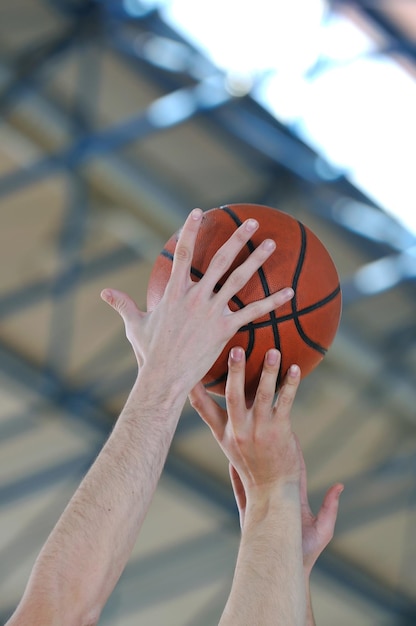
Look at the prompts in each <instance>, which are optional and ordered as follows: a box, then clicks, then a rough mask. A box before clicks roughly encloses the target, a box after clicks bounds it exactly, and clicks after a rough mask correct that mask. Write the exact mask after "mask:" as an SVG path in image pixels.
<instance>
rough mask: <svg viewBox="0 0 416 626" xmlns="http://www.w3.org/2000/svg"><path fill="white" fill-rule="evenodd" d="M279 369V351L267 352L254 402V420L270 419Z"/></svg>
mask: <svg viewBox="0 0 416 626" xmlns="http://www.w3.org/2000/svg"><path fill="white" fill-rule="evenodd" d="M279 367H280V352H279V350H275V349H274V348H273V349H272V350H268V351H267V352H266V354H265V357H264V363H263V369H262V372H261V376H260V381H259V384H258V387H257V391H256V397H255V400H254V412H255V414H256V419H263V418H264V419H270V415H271V408H272V404H273V400H274V396H275V394H276V383H277V376H278V374H279Z"/></svg>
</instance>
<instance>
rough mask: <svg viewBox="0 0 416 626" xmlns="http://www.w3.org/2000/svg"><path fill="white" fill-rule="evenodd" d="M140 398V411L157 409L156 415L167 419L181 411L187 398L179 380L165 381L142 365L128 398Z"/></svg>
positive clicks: (170, 379)
mask: <svg viewBox="0 0 416 626" xmlns="http://www.w3.org/2000/svg"><path fill="white" fill-rule="evenodd" d="M137 396H139V397H140V407H141V411H144V410H146V407H148V408H149V409H152V410H153V409H154V408H157V411H158V413H159V414H160V415H161V416H163V415H166V416H167V417H168V416H170V415H172V414H174V413H175V412H177V411H179V412H181V411H182V408H183V406H184V404H185V402H186V399H187V396H188V389H187V387H186V385H185V384H184V381H182V380H181V379H179V378H175V377H174V376H172V377H171V378H168V379H166V378H165V377H164V376H163V378H162V377H161V374H160V372H159V371H157V370H155V369H154V368H152V367H151V366H149V365H143V366H142V367H141V368H140V369H139V372H138V375H137V378H136V380H135V383H134V385H133V388H132V390H131V393H130V396H129V399H130V398H132V397H133V398H134V399H135V398H137Z"/></svg>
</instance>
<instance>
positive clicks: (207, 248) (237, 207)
mask: <svg viewBox="0 0 416 626" xmlns="http://www.w3.org/2000/svg"><path fill="white" fill-rule="evenodd" d="M250 217H252V218H255V219H257V221H258V222H259V228H258V229H257V231H256V232H255V233H254V234H253V236H252V238H251V239H250V240H249V241H248V242H247V244H246V245H245V247H244V249H243V250H242V251H241V252H240V253H239V255H238V256H237V258H236V259H235V261H234V263H233V265H232V267H231V268H230V270H229V271H228V272H227V273H226V274H225V275H224V276H223V277H222V279H221V280H220V281H219V284H218V285H217V289H220V288H221V285H222V284H223V283H224V282H225V280H226V279H227V277H228V276H229V275H230V273H231V272H232V271H233V270H234V269H235V268H236V267H237V266H238V265H240V264H241V263H242V262H243V261H244V260H245V259H246V258H247V257H248V256H249V255H250V254H251V252H252V251H253V250H254V249H255V248H256V247H257V246H258V245H259V244H261V242H262V241H263V240H264V239H266V238H270V239H273V240H274V241H275V242H276V249H275V251H274V252H273V253H272V255H271V256H270V257H269V258H268V259H267V260H266V262H265V263H264V264H263V265H262V266H261V267H260V268H259V269H258V270H257V272H256V273H255V274H254V275H253V276H252V278H251V279H250V280H249V281H248V282H247V284H246V285H245V286H244V287H243V289H241V290H240V291H239V292H238V293H237V294H236V295H235V296H234V297H233V298H232V300H231V301H230V302H229V307H230V309H231V310H232V311H236V310H237V309H239V308H242V307H244V306H246V305H247V304H249V303H250V302H253V301H255V300H259V299H261V298H264V297H265V296H268V295H270V294H271V293H274V292H275V291H278V290H280V289H282V288H283V287H292V288H293V290H294V292H295V295H294V297H293V299H292V300H291V301H289V302H286V303H285V304H284V305H283V306H282V307H279V308H278V309H276V310H275V311H271V312H270V313H269V314H267V315H266V316H263V317H262V318H259V319H257V320H255V321H253V322H251V323H250V324H247V325H246V326H244V327H242V328H240V329H239V330H238V332H237V333H236V334H235V335H234V337H233V338H232V339H231V340H230V341H229V342H228V344H227V345H226V346H225V348H224V350H223V352H222V353H221V355H220V356H219V358H218V359H217V361H216V362H215V364H214V365H213V367H212V368H211V369H210V370H209V372H208V373H207V374H206V376H205V377H204V378H203V380H202V382H203V383H204V385H205V387H206V388H207V389H208V391H211V392H213V393H216V394H219V395H224V393H225V383H226V379H227V369H228V366H227V364H228V354H229V351H230V349H231V348H232V347H233V346H241V347H243V348H244V350H245V353H246V385H245V393H246V397H247V399H248V400H253V398H254V396H255V392H256V389H257V385H258V382H259V380H260V375H261V371H262V367H263V361H264V356H265V353H266V351H267V350H268V349H270V348H277V349H278V350H280V352H281V355H282V362H281V368H280V375H279V380H278V385H277V386H279V383H280V380H281V379H282V378H283V377H284V375H285V373H286V371H287V369H288V368H289V367H290V365H292V364H293V363H296V364H298V365H299V366H300V368H301V372H302V378H304V377H305V376H307V375H308V374H310V372H312V370H313V369H314V368H315V367H316V366H317V365H318V364H319V363H320V362H321V361H322V359H323V357H324V356H325V354H326V352H327V350H328V348H329V347H330V345H331V343H332V341H333V339H334V337H335V334H336V332H337V329H338V325H339V320H340V316H341V289H340V284H339V277H338V273H337V270H336V268H335V265H334V262H333V261H332V259H331V256H330V254H329V253H328V251H327V250H326V248H325V246H324V245H323V244H322V242H321V241H320V240H319V239H318V237H317V236H316V235H315V234H314V233H313V232H312V231H311V230H310V229H309V228H308V227H307V226H305V225H303V224H302V223H301V222H299V221H298V220H296V219H295V218H294V217H292V216H291V215H289V214H287V213H284V212H282V211H279V210H277V209H274V208H271V207H267V206H263V205H257V204H230V205H227V206H221V207H219V208H215V209H210V210H208V211H205V212H204V215H203V219H202V224H201V227H200V230H199V233H198V237H197V241H196V245H195V251H194V256H193V261H192V269H191V278H192V279H193V280H195V281H198V280H200V279H201V278H202V277H203V275H204V272H205V271H206V269H207V267H208V265H209V262H210V260H211V258H212V256H213V255H214V254H215V252H216V251H217V250H218V249H219V248H220V246H222V244H223V243H225V242H226V241H227V239H228V238H229V237H230V236H231V234H232V233H233V232H234V231H235V230H236V229H237V228H238V227H239V226H240V225H241V224H242V223H243V222H244V221H245V220H246V219H248V218H250ZM178 235H179V233H176V234H175V235H173V236H172V237H171V238H170V239H169V240H168V241H167V243H166V245H165V247H164V249H163V250H162V252H161V253H160V255H159V256H158V258H157V259H156V262H155V264H154V266H153V269H152V272H151V274H150V278H149V284H148V290H147V308H148V310H149V311H151V310H152V309H154V308H155V307H156V306H157V304H158V302H159V301H160V299H161V297H162V295H163V292H164V290H165V287H166V284H167V282H168V280H169V277H170V273H171V268H172V260H173V254H174V252H175V247H176V243H177V241H178ZM207 341H209V337H207Z"/></svg>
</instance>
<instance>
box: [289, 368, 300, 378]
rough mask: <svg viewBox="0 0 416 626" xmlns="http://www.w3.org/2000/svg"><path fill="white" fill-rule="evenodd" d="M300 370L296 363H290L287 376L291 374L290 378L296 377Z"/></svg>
mask: <svg viewBox="0 0 416 626" xmlns="http://www.w3.org/2000/svg"><path fill="white" fill-rule="evenodd" d="M299 372H300V369H299V366H298V365H291V366H290V367H289V376H292V378H296V376H298V374H299Z"/></svg>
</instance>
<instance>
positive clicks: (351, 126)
mask: <svg viewBox="0 0 416 626" xmlns="http://www.w3.org/2000/svg"><path fill="white" fill-rule="evenodd" d="M131 1H132V0H131ZM149 1H150V0H149ZM159 10H160V11H161V14H162V16H163V17H164V18H165V19H166V21H168V22H169V23H170V24H171V25H172V26H173V27H174V28H175V29H176V30H178V31H179V32H180V33H182V35H183V36H184V37H185V38H187V39H189V41H190V42H191V43H192V44H194V45H195V46H196V47H197V48H199V49H200V50H201V51H202V52H204V53H205V54H206V55H207V56H208V57H209V58H210V59H211V60H212V61H213V62H214V63H215V64H216V65H217V66H218V68H220V69H221V70H223V71H224V72H225V73H226V74H227V79H226V87H227V89H228V90H229V92H230V94H231V95H243V94H244V93H247V92H248V90H250V89H251V94H252V96H253V97H254V98H256V99H257V100H258V101H259V102H260V103H261V104H262V105H263V106H264V107H265V108H267V109H268V110H269V111H270V112H271V113H272V114H274V115H275V116H276V117H277V118H278V119H279V120H280V121H282V122H283V123H288V124H291V125H292V126H293V128H296V131H297V132H298V134H299V135H300V137H301V138H302V139H303V140H304V141H306V142H307V143H309V144H310V145H311V146H312V147H313V148H314V149H315V150H316V151H317V153H318V154H319V155H320V156H321V157H322V158H323V159H324V160H325V161H327V162H328V164H329V165H332V166H333V167H334V169H337V168H340V169H341V170H342V171H343V172H344V173H345V175H346V176H347V177H349V179H350V180H351V182H352V183H353V184H354V185H356V186H357V187H358V188H360V189H361V190H362V191H363V192H364V193H365V194H367V195H368V196H369V198H371V199H372V200H373V201H375V202H376V203H377V204H379V205H380V206H381V207H383V208H384V209H385V210H386V211H387V212H389V213H390V214H391V215H393V216H395V217H396V218H397V219H398V220H399V221H401V222H402V223H403V224H404V225H405V226H406V227H407V228H408V229H409V230H411V232H413V233H415V234H416V206H415V204H416V194H415V184H414V179H415V175H414V163H415V154H414V151H415V148H414V146H415V145H416V124H415V122H414V114H415V113H414V112H415V111H416V83H415V82H414V80H413V79H412V78H411V77H410V76H409V75H408V74H407V73H406V72H404V71H403V70H402V69H401V67H400V66H399V65H398V64H397V63H395V62H394V61H392V60H390V59H389V58H388V57H385V56H383V55H378V56H376V55H375V44H374V42H373V41H371V40H370V39H369V38H368V37H367V36H366V35H365V33H363V32H362V31H360V30H359V29H358V28H357V27H356V26H355V25H354V24H353V23H352V22H351V21H350V20H348V19H347V18H346V17H343V16H341V15H336V14H333V13H330V11H329V9H328V6H327V5H326V3H325V2H324V0H256V2H255V3H254V2H249V1H247V2H242V1H241V0H209V2H208V0H171V1H170V2H161V3H159Z"/></svg>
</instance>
